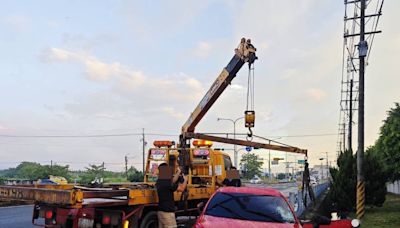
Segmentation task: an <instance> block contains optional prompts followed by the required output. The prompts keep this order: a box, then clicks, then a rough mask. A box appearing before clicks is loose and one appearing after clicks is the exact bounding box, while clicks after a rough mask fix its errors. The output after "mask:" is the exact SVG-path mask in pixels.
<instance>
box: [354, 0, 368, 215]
mask: <svg viewBox="0 0 400 228" xmlns="http://www.w3.org/2000/svg"><path fill="white" fill-rule="evenodd" d="M360 10H361V15H360V43H358V52H359V54H358V55H359V59H360V66H359V67H360V69H359V73H360V75H359V81H358V86H359V88H358V89H359V91H358V93H359V94H358V149H357V205H356V206H357V211H356V212H357V218H358V219H361V218H362V217H363V216H364V213H365V208H364V207H365V183H364V173H363V163H364V71H365V56H366V55H367V50H368V44H367V42H366V41H365V0H361V8H360Z"/></svg>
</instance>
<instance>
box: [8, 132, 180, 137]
mask: <svg viewBox="0 0 400 228" xmlns="http://www.w3.org/2000/svg"><path fill="white" fill-rule="evenodd" d="M142 135H143V133H123V134H95V135H4V134H0V137H2V138H103V137H125V136H142ZM146 135H151V136H178V135H173V134H160V133H146Z"/></svg>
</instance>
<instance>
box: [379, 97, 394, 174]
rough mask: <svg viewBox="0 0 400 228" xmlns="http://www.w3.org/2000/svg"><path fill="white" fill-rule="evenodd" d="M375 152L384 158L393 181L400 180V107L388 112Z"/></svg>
mask: <svg viewBox="0 0 400 228" xmlns="http://www.w3.org/2000/svg"><path fill="white" fill-rule="evenodd" d="M375 150H376V152H377V153H378V154H379V156H380V157H381V158H382V160H383V163H384V165H385V169H386V171H387V172H388V173H390V179H391V180H392V181H394V180H399V179H400V105H399V103H395V107H394V108H392V109H390V110H389V111H388V117H387V118H386V120H384V121H383V125H382V127H381V129H380V136H379V139H378V140H377V142H376V144H375Z"/></svg>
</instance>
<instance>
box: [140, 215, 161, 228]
mask: <svg viewBox="0 0 400 228" xmlns="http://www.w3.org/2000/svg"><path fill="white" fill-rule="evenodd" d="M140 228H158V218H157V211H150V212H149V213H147V214H146V215H145V216H144V218H143V219H142V222H141V223H140Z"/></svg>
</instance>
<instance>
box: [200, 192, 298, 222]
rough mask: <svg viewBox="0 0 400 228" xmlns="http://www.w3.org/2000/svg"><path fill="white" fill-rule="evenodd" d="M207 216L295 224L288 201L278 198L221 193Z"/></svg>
mask: <svg viewBox="0 0 400 228" xmlns="http://www.w3.org/2000/svg"><path fill="white" fill-rule="evenodd" d="M205 214H206V215H211V216H215V217H223V218H232V219H241V220H250V221H260V222H276V223H295V221H296V220H295V218H294V215H293V213H292V211H291V210H290V208H289V205H288V204H287V203H286V201H285V200H284V199H283V198H281V197H278V196H268V195H253V194H244V193H225V192H219V193H217V194H215V196H214V197H213V198H212V199H211V201H210V203H209V204H208V206H207V209H206V212H205Z"/></svg>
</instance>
